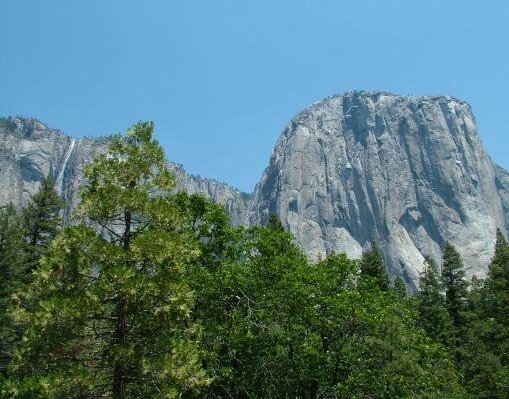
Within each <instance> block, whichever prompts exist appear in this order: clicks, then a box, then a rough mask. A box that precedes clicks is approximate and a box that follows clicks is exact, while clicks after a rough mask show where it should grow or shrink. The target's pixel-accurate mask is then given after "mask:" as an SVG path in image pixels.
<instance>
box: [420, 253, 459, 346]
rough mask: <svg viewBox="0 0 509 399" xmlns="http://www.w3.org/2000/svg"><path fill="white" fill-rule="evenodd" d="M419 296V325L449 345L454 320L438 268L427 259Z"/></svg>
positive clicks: (432, 336) (439, 340)
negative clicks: (450, 314) (450, 313)
mask: <svg viewBox="0 0 509 399" xmlns="http://www.w3.org/2000/svg"><path fill="white" fill-rule="evenodd" d="M419 288H420V292H419V295H418V305H417V306H418V311H419V315H420V316H419V323H420V325H421V326H422V328H424V330H425V331H426V333H427V334H428V335H429V336H430V337H431V338H433V339H434V340H436V341H437V342H441V343H443V344H444V345H448V344H449V338H450V333H451V331H452V320H451V317H450V316H449V312H448V311H447V309H446V307H445V295H444V292H443V287H442V285H441V281H440V276H439V272H438V267H437V265H436V263H435V262H434V261H433V260H432V259H427V260H426V264H425V269H424V272H423V273H422V275H421V278H420V281H419Z"/></svg>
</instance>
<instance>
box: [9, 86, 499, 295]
mask: <svg viewBox="0 0 509 399" xmlns="http://www.w3.org/2000/svg"><path fill="white" fill-rule="evenodd" d="M107 143H108V138H100V139H90V138H84V139H81V140H74V139H71V138H70V137H68V136H66V135H64V134H63V133H62V132H59V131H56V130H52V129H49V128H48V127H46V126H45V125H43V124H42V123H41V122H39V121H37V120H34V119H23V118H7V119H2V122H1V123H0V148H1V150H0V184H1V186H0V187H1V189H0V204H4V203H6V202H15V203H18V204H19V203H23V202H24V201H26V199H27V198H28V197H29V195H30V194H32V193H33V192H34V191H35V190H36V189H37V186H38V182H39V181H40V180H41V179H42V177H43V176H44V175H46V174H48V173H53V175H54V176H55V177H56V180H57V181H56V186H57V190H59V191H60V192H61V195H62V196H63V197H64V198H65V199H66V200H67V203H68V208H67V210H66V214H67V213H68V212H69V210H70V209H72V208H73V207H74V206H75V205H76V201H77V188H78V187H79V185H80V184H81V183H82V180H83V178H82V175H81V170H82V168H83V165H84V164H86V163H87V162H89V161H90V160H91V159H93V157H94V156H95V155H96V154H98V153H100V152H102V151H105V149H106V147H107ZM170 168H171V169H172V170H173V171H174V173H175V175H176V180H177V183H178V185H179V186H180V187H183V188H186V189H187V190H189V191H191V192H200V193H203V194H205V195H206V196H208V197H210V198H211V199H213V200H214V201H217V202H220V203H222V204H224V205H225V207H226V209H227V211H228V213H229V214H230V217H231V220H232V223H234V224H243V225H251V224H257V223H264V222H265V221H266V220H267V218H268V216H269V215H270V214H271V213H276V214H278V215H279V217H280V218H281V220H282V222H283V223H284V224H285V226H286V227H287V228H288V229H289V230H290V231H291V232H292V233H293V234H294V235H295V238H296V241H297V242H298V243H299V244H300V245H301V246H302V248H303V249H304V250H305V251H306V252H307V253H308V254H309V255H310V256H311V257H314V258H317V257H319V256H323V255H326V254H329V253H332V252H346V253H348V254H349V255H350V256H353V257H357V256H359V255H360V254H361V253H362V250H363V249H365V248H367V247H369V245H370V243H371V242H372V241H376V242H377V243H379V245H380V246H381V247H382V248H383V250H384V254H385V257H386V260H387V263H388V267H389V271H390V273H391V274H393V275H396V274H400V275H402V276H403V277H404V278H405V280H406V281H407V282H408V283H409V285H410V286H413V288H415V287H416V283H417V280H418V276H419V272H420V271H421V269H422V266H423V262H424V257H425V256H430V257H432V258H435V259H437V260H439V259H440V256H441V248H442V247H443V245H444V243H445V241H450V242H452V243H453V244H454V245H456V247H457V248H458V250H459V252H460V253H461V255H462V256H463V259H464V261H465V265H466V268H467V274H468V275H478V276H483V275H485V273H486V270H487V265H488V263H489V260H490V258H491V256H492V253H493V248H494V237H495V231H496V229H497V228H500V229H502V231H504V232H505V233H507V231H508V227H509V173H508V172H506V171H505V170H503V169H502V168H500V167H498V166H497V165H495V164H494V163H493V162H492V160H491V158H490V157H489V155H488V154H487V153H486V151H485V150H484V148H483V145H482V143H481V141H480V138H479V135H478V132H477V128H476V124H475V119H474V116H473V114H472V111H471V109H470V107H469V105H468V104H466V103H465V102H463V101H460V100H458V99H455V98H451V97H424V96H397V95H393V94H387V93H368V92H351V93H346V94H343V95H338V96H333V97H330V98H327V99H324V100H322V101H320V102H318V103H315V104H313V105H312V106H311V107H309V108H307V109H306V110H304V111H303V112H301V113H300V114H299V115H297V116H296V117H295V118H293V119H292V120H291V121H290V123H289V125H288V126H287V128H286V129H285V131H284V132H283V134H282V135H281V137H280V138H279V140H278V142H277V144H276V146H275V149H274V151H273V153H272V156H271V158H270V163H269V166H268V167H267V169H266V170H265V172H264V173H263V175H262V178H261V180H260V182H259V183H258V184H257V186H256V188H255V190H254V192H253V193H252V194H245V193H241V192H240V191H238V190H236V189H234V188H232V187H230V186H228V185H226V184H224V183H220V182H217V181H215V180H211V179H204V178H201V177H197V176H192V175H189V174H188V173H186V172H185V170H184V169H183V168H182V167H180V166H178V165H175V164H171V163H170Z"/></svg>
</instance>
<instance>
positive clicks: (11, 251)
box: [0, 204, 27, 374]
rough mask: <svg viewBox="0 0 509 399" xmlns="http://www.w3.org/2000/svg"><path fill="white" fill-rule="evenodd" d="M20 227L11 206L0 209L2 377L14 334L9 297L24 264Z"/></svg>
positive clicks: (20, 277) (21, 278) (0, 364)
mask: <svg viewBox="0 0 509 399" xmlns="http://www.w3.org/2000/svg"><path fill="white" fill-rule="evenodd" d="M23 238H24V228H23V223H22V217H21V215H20V213H19V211H18V210H17V209H16V208H15V207H14V206H13V205H12V204H10V205H7V206H5V207H3V208H1V209H0V374H5V372H6V366H7V364H8V362H9V360H10V356H11V354H12V346H13V342H14V341H15V334H14V331H13V327H12V325H11V321H10V319H9V317H8V315H7V309H8V307H9V304H10V297H11V295H12V294H13V293H14V292H16V291H17V290H19V289H20V287H21V284H22V280H23V277H24V276H23V271H24V266H25V263H26V259H27V256H26V253H25V246H24V242H23Z"/></svg>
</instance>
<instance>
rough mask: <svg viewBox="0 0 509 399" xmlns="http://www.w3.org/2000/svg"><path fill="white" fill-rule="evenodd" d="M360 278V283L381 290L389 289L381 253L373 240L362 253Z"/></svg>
mask: <svg viewBox="0 0 509 399" xmlns="http://www.w3.org/2000/svg"><path fill="white" fill-rule="evenodd" d="M360 280H361V284H364V285H366V286H368V287H372V286H374V287H378V288H379V289H380V290H382V291H388V290H389V277H388V276H387V271H386V269H385V262H384V258H383V253H382V251H380V249H379V248H378V245H376V243H374V242H373V243H372V244H371V248H370V249H369V250H367V251H365V252H364V253H363V254H362V257H361V260H360Z"/></svg>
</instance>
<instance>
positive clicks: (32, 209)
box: [22, 174, 65, 273]
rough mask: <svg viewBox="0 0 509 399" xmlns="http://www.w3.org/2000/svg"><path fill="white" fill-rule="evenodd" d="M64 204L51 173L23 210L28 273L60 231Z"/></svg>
mask: <svg viewBox="0 0 509 399" xmlns="http://www.w3.org/2000/svg"><path fill="white" fill-rule="evenodd" d="M64 205H65V202H64V201H63V200H62V199H61V198H60V197H59V196H58V194H57V192H56V191H55V181H54V179H53V177H52V176H51V174H50V175H48V176H47V177H46V178H45V179H44V180H43V181H42V182H41V186H40V187H39V190H38V191H37V193H35V194H34V195H33V196H32V197H31V199H30V202H29V203H28V205H27V206H26V207H25V208H24V209H23V211H22V213H23V223H24V229H25V242H26V252H27V254H28V256H29V259H28V263H27V265H26V270H25V272H26V273H30V272H31V271H32V270H33V269H34V268H35V267H36V266H37V262H38V261H39V259H40V257H41V255H42V254H43V253H44V251H45V250H46V248H47V246H48V244H49V243H50V242H51V241H52V240H53V239H54V238H55V237H56V235H57V233H58V232H59V231H60V229H61V227H62V219H61V218H60V211H61V210H62V208H63V207H64Z"/></svg>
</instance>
